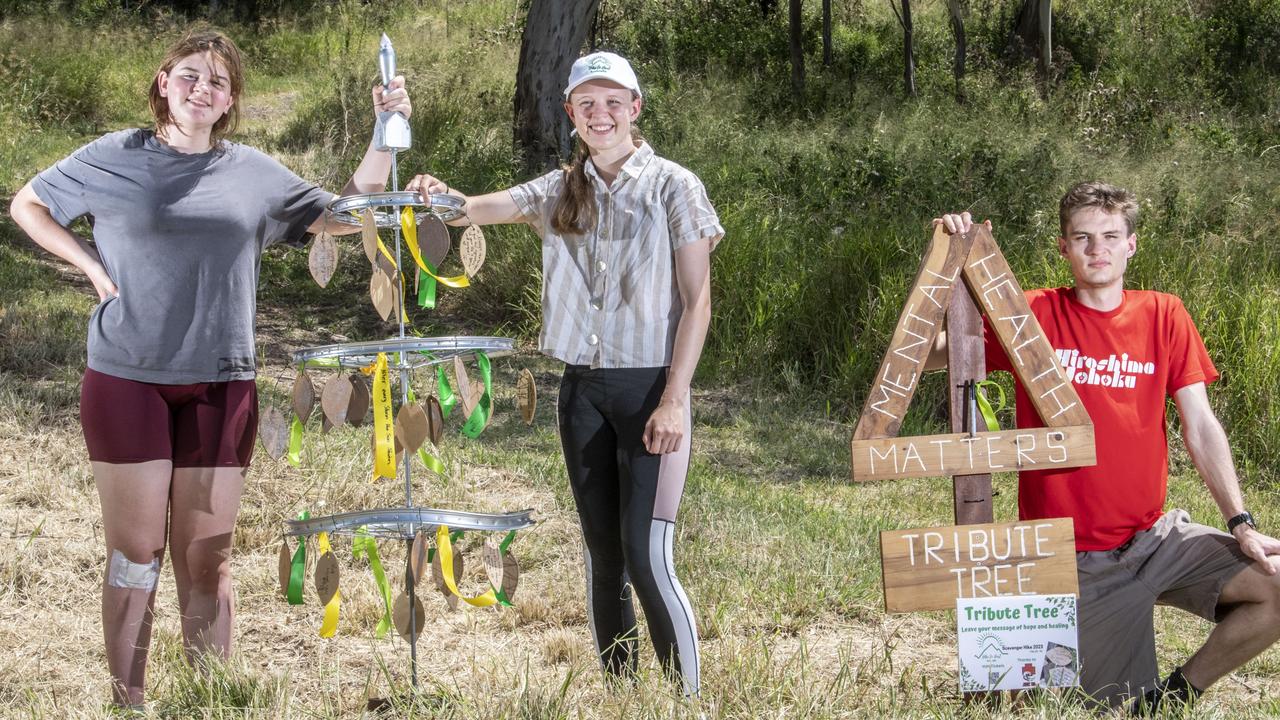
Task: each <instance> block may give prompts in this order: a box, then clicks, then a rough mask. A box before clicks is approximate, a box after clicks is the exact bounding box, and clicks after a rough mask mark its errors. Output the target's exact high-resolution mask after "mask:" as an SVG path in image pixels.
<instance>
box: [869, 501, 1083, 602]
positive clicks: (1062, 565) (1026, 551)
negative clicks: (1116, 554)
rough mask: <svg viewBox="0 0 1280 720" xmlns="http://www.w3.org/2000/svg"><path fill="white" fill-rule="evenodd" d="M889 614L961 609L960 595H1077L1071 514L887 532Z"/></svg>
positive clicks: (884, 556)
mask: <svg viewBox="0 0 1280 720" xmlns="http://www.w3.org/2000/svg"><path fill="white" fill-rule="evenodd" d="M880 568H881V572H882V574H883V577H884V607H885V611H886V612H891V613H904V612H915V611H917V610H954V609H955V607H956V600H957V599H958V598H973V597H1003V596H1012V595H1053V594H1065V593H1073V594H1074V593H1078V592H1079V584H1078V582H1077V580H1076V545H1075V529H1074V524H1073V523H1072V521H1071V518H1056V519H1053V520H1033V521H1028V522H1012V523H993V524H985V525H952V526H948V527H936V528H924V529H917V530H893V531H885V532H881V533H880Z"/></svg>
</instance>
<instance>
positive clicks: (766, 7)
mask: <svg viewBox="0 0 1280 720" xmlns="http://www.w3.org/2000/svg"><path fill="white" fill-rule="evenodd" d="M777 7H778V0H760V17H762V18H767V17H769V16H770V15H772V14H773V11H774V9H776V8H777Z"/></svg>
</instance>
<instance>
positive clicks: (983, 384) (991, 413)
mask: <svg viewBox="0 0 1280 720" xmlns="http://www.w3.org/2000/svg"><path fill="white" fill-rule="evenodd" d="M988 387H993V388H995V389H996V392H997V393H999V394H1000V402H999V403H997V404H996V406H995V407H994V408H993V407H991V401H990V400H988V399H987V393H986V392H985V388H988ZM974 394H975V395H977V397H978V412H980V413H982V419H983V420H986V421H987V429H988V430H990V431H991V432H999V430H1000V421H999V420H997V419H996V413H998V412H1000V411H1001V410H1002V409H1003V408H1004V403H1005V396H1004V388H1002V387H1000V383H998V382H996V381H994V380H979V381H978V383H977V385H976V386H975V389H974Z"/></svg>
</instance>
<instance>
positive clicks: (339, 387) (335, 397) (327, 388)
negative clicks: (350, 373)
mask: <svg viewBox="0 0 1280 720" xmlns="http://www.w3.org/2000/svg"><path fill="white" fill-rule="evenodd" d="M350 406H351V381H350V380H347V377H346V376H345V375H341V374H339V375H334V376H333V377H331V378H329V381H328V382H326V383H325V384H324V390H323V391H321V393H320V409H321V410H324V416H325V419H327V420H328V421H329V424H330V425H331V426H333V427H337V426H338V425H341V424H342V423H344V422H346V421H347V408H348V407H350Z"/></svg>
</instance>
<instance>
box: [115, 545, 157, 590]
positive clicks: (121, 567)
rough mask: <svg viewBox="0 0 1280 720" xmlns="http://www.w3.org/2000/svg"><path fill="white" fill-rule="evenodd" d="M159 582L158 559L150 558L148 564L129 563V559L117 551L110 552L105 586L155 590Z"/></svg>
mask: <svg viewBox="0 0 1280 720" xmlns="http://www.w3.org/2000/svg"><path fill="white" fill-rule="evenodd" d="M159 581H160V558H152V559H151V562H149V563H136V562H130V560H129V558H127V557H125V556H124V553H122V552H120V551H119V550H112V551H111V566H110V567H109V568H107V584H108V585H110V586H112V587H118V588H125V589H127V590H146V591H147V592H151V591H152V590H155V589H156V583H158V582H159Z"/></svg>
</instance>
